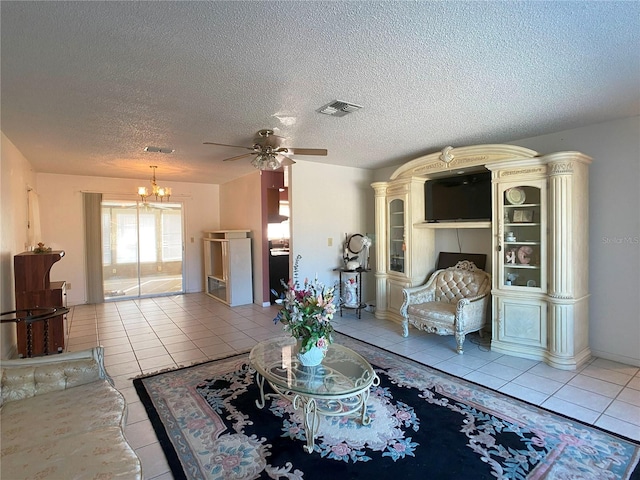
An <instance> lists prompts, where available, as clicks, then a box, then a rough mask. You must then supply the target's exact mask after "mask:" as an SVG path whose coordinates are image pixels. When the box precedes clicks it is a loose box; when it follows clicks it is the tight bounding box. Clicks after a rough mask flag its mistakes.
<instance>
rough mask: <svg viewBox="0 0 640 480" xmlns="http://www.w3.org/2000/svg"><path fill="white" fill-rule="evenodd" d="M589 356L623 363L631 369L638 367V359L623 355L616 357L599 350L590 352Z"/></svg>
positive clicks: (613, 354)
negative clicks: (631, 367)
mask: <svg viewBox="0 0 640 480" xmlns="http://www.w3.org/2000/svg"><path fill="white" fill-rule="evenodd" d="M591 356H593V357H597V358H603V359H605V360H611V361H612V362H618V363H624V364H625V365H631V366H633V367H640V358H632V357H627V356H625V355H617V354H615V353H611V352H603V351H600V350H593V349H592V350H591Z"/></svg>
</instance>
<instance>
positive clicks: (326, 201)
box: [289, 160, 375, 301]
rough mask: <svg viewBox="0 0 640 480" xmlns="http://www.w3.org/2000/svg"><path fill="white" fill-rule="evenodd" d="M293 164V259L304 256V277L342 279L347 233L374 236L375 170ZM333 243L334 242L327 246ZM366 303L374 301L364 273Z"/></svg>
mask: <svg viewBox="0 0 640 480" xmlns="http://www.w3.org/2000/svg"><path fill="white" fill-rule="evenodd" d="M296 162H297V163H296V164H295V165H294V166H293V167H291V184H290V185H289V201H290V202H291V258H292V261H293V260H295V258H296V256H297V255H301V256H302V259H301V261H300V281H302V280H304V277H309V278H310V279H311V278H313V277H314V276H315V275H316V274H317V275H318V279H319V280H320V281H322V282H324V283H325V284H326V285H332V284H333V283H334V282H336V281H337V280H338V273H337V272H334V271H333V269H334V268H337V267H339V266H341V265H342V253H343V247H344V241H345V234H349V235H350V234H353V233H362V234H364V233H369V234H371V235H372V234H373V231H374V220H373V215H374V213H373V208H374V203H373V189H372V188H371V185H370V184H371V182H372V178H373V176H372V175H373V172H372V171H370V170H363V169H359V168H353V167H340V166H335V165H322V164H319V163H314V162H309V161H299V160H296ZM329 242H331V243H332V245H331V246H329ZM362 280H363V283H364V293H363V301H369V300H371V301H373V299H374V295H375V294H374V292H375V288H374V278H373V274H372V273H367V274H363V279H362Z"/></svg>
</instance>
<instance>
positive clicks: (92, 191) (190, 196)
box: [80, 190, 193, 198]
mask: <svg viewBox="0 0 640 480" xmlns="http://www.w3.org/2000/svg"><path fill="white" fill-rule="evenodd" d="M80 193H101V194H102V195H122V196H126V197H139V196H140V195H138V194H137V193H131V192H126V193H123V192H99V191H97V190H80ZM173 197H176V198H192V197H193V196H192V195H190V194H184V193H179V194H176V195H173V194H172V195H171V198H173Z"/></svg>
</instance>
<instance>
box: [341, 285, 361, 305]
mask: <svg viewBox="0 0 640 480" xmlns="http://www.w3.org/2000/svg"><path fill="white" fill-rule="evenodd" d="M344 306H345V307H357V306H358V284H357V283H352V282H350V281H346V282H344Z"/></svg>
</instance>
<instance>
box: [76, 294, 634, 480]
mask: <svg viewBox="0 0 640 480" xmlns="http://www.w3.org/2000/svg"><path fill="white" fill-rule="evenodd" d="M275 312H276V308H275V307H271V308H262V307H260V306H257V305H249V306H242V307H235V308H230V307H227V306H226V305H223V304H221V303H220V302H217V301H216V300H214V299H212V298H210V297H208V296H207V295H205V294H202V293H196V294H186V295H177V296H171V297H156V298H147V299H141V300H122V301H117V302H113V303H105V304H100V305H79V306H75V307H72V309H71V312H70V313H69V321H70V337H69V342H68V348H67V349H68V350H69V351H77V350H82V349H85V348H90V347H93V346H95V345H103V346H104V347H105V363H106V367H107V371H108V372H109V374H110V375H111V376H112V377H113V379H114V381H115V384H116V387H117V388H118V389H119V390H120V391H121V392H122V394H123V395H124V396H125V398H126V400H127V402H128V409H129V410H128V411H129V414H128V418H127V425H126V428H125V435H126V437H127V439H128V441H129V442H130V443H131V445H132V446H133V448H135V450H136V452H137V453H138V455H139V456H140V458H141V459H142V466H143V472H144V478H145V480H151V479H154V480H168V479H172V478H173V477H172V475H171V472H170V470H169V467H168V464H167V462H166V460H165V457H164V454H163V453H162V449H161V447H160V445H159V443H158V440H157V438H156V436H155V433H154V432H153V428H152V427H151V424H150V422H149V420H148V418H147V415H146V412H145V410H144V407H143V406H142V404H141V403H140V401H139V399H138V396H137V394H136V392H135V389H134V388H133V384H132V381H131V379H132V377H135V376H136V375H140V374H142V373H150V372H154V371H157V370H160V369H164V368H168V367H177V366H181V365H190V364H192V363H194V362H201V361H205V360H207V359H215V358H221V357H225V356H227V355H230V354H234V353H237V352H245V351H248V350H249V349H250V348H251V347H252V346H253V345H255V344H256V342H259V341H261V340H264V339H266V338H269V337H272V336H278V335H281V334H282V326H281V325H274V323H273V321H272V319H273V317H274V316H275ZM334 323H335V328H336V330H337V331H338V332H342V333H345V334H348V335H351V336H353V337H356V338H359V339H361V340H363V341H366V342H368V343H371V344H374V345H378V346H380V347H383V348H386V349H388V350H392V351H394V352H396V353H398V354H400V355H405V356H408V357H410V358H412V359H414V360H417V361H420V362H422V363H425V364H426V365H431V366H434V367H436V368H438V369H440V370H443V371H445V372H448V373H450V374H453V375H456V376H458V377H462V378H466V379H469V380H471V381H474V382H476V383H479V384H482V385H486V386H488V387H491V388H493V389H496V390H499V391H501V392H504V393H507V394H509V395H512V396H514V397H517V398H521V399H523V400H526V401H528V402H531V403H534V404H537V405H541V406H543V407H546V408H548V409H549V410H553V411H555V412H559V413H563V414H565V415H567V416H570V417H573V418H577V419H579V420H582V421H583V422H586V423H589V424H593V425H597V426H600V427H603V428H606V429H608V430H611V431H614V432H618V433H620V434H622V435H625V436H627V437H630V438H633V439H635V440H640V369H639V368H637V367H632V366H629V365H624V364H621V363H616V362H612V361H609V360H604V359H600V358H594V359H592V360H591V361H590V362H589V363H588V364H587V365H586V366H584V367H583V368H582V369H581V370H579V371H564V370H557V369H554V368H551V367H549V366H547V365H545V364H544V363H541V362H536V361H532V360H527V359H522V358H517V357H512V356H508V355H501V354H497V353H494V352H492V351H491V350H490V348H489V345H488V344H487V342H486V340H487V339H486V337H485V339H482V338H480V337H479V336H478V335H475V334H474V335H470V336H468V337H467V340H466V342H465V353H464V355H457V354H456V353H455V340H454V339H453V337H440V336H437V335H429V334H425V333H424V332H419V331H417V330H415V329H412V330H410V333H409V337H408V338H404V337H402V335H401V328H400V327H399V326H398V325H397V324H394V323H392V322H389V321H386V320H378V319H376V318H375V317H374V316H373V315H372V314H370V313H367V312H362V318H361V319H358V318H357V317H356V316H355V315H353V314H352V313H349V314H346V313H345V314H344V317H342V318H340V316H339V315H337V316H336V319H335V322H334Z"/></svg>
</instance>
